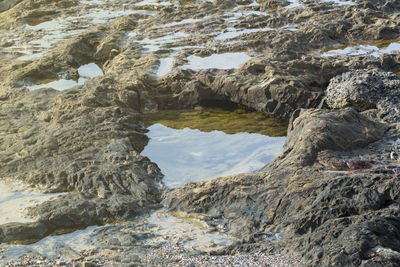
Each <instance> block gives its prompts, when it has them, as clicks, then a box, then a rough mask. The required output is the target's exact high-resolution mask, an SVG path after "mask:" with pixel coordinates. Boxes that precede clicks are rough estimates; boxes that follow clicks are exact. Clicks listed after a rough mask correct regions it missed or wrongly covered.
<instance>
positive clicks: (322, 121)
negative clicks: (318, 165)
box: [275, 108, 387, 166]
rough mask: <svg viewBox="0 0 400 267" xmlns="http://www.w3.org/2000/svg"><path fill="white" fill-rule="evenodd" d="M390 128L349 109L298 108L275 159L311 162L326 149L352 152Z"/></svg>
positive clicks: (302, 162) (289, 161) (296, 163)
mask: <svg viewBox="0 0 400 267" xmlns="http://www.w3.org/2000/svg"><path fill="white" fill-rule="evenodd" d="M386 129H387V126H385V125H384V124H381V123H378V122H375V121H372V120H370V119H369V118H368V117H366V116H363V115H361V114H360V113H358V112H356V111H355V110H353V109H351V108H348V109H342V110H337V111H330V110H313V109H308V110H304V109H303V110H298V111H296V112H295V113H294V114H293V116H292V118H291V121H290V122H289V127H288V135H287V139H286V142H285V149H284V151H283V152H282V154H281V155H280V156H279V157H278V158H277V159H276V161H275V162H279V164H285V165H289V164H294V165H297V166H305V165H311V164H313V163H314V161H315V159H316V158H317V155H318V153H319V152H321V151H323V150H327V149H329V150H337V151H350V150H352V149H355V148H359V147H363V146H366V145H368V144H369V143H371V142H374V141H377V140H379V138H381V137H382V136H383V134H384V133H385V131H386Z"/></svg>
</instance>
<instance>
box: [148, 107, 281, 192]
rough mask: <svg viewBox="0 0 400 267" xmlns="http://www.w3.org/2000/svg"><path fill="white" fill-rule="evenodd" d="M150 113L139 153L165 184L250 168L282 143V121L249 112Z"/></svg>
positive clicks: (268, 157) (260, 164) (277, 150)
mask: <svg viewBox="0 0 400 267" xmlns="http://www.w3.org/2000/svg"><path fill="white" fill-rule="evenodd" d="M150 117H152V118H151V119H147V120H145V122H146V124H147V125H149V126H148V129H149V132H148V133H147V135H148V137H149V138H150V141H149V143H148V145H147V146H146V147H145V148H144V150H143V151H142V155H144V156H147V157H149V158H150V159H151V160H152V161H154V162H155V163H157V165H158V166H159V167H160V168H161V170H162V172H163V174H164V175H165V176H164V178H163V182H164V184H165V185H166V186H167V187H169V188H177V187H180V186H182V185H183V184H185V183H187V182H194V181H201V180H206V179H210V178H214V177H218V176H228V175H233V174H238V173H246V172H251V171H255V170H257V169H260V168H261V167H263V166H264V165H265V164H266V163H268V162H269V161H271V160H272V159H273V158H274V157H276V156H277V155H279V154H280V153H281V151H282V149H283V144H284V142H285V137H284V136H279V135H284V134H285V130H283V129H286V126H287V122H286V121H285V120H278V119H271V118H267V117H265V116H263V115H262V114H258V113H254V112H245V111H236V112H235V111H224V110H217V109H211V110H203V111H191V112H177V111H175V114H174V112H173V111H170V113H168V112H165V114H162V112H160V114H158V115H157V114H156V115H154V114H153V115H150ZM147 125H146V126H147ZM250 132H251V133H250ZM257 132H263V133H266V132H270V133H272V134H271V135H274V136H275V137H271V136H268V135H265V134H260V133H257Z"/></svg>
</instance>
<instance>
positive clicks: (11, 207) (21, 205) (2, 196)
mask: <svg viewBox="0 0 400 267" xmlns="http://www.w3.org/2000/svg"><path fill="white" fill-rule="evenodd" d="M60 195H62V194H43V193H38V192H35V191H33V190H28V189H26V188H24V187H23V186H22V185H19V184H17V183H6V182H0V211H1V212H0V224H5V223H10V222H19V223H25V222H34V221H35V220H34V219H32V218H29V217H27V216H26V208H29V207H34V206H36V205H38V204H40V203H42V202H45V201H47V200H50V199H53V198H56V197H57V196H60Z"/></svg>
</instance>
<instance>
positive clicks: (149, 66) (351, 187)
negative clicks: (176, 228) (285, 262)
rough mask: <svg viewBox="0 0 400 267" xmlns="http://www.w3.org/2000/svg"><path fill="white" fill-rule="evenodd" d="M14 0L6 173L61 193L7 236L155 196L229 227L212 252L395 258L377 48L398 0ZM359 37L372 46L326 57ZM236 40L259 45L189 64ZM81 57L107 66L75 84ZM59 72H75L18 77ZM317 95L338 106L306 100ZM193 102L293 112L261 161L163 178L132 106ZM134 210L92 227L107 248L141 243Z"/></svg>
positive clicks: (390, 134) (75, 224) (388, 60)
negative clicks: (281, 145) (207, 174)
mask: <svg viewBox="0 0 400 267" xmlns="http://www.w3.org/2000/svg"><path fill="white" fill-rule="evenodd" d="M17 2H18V1H0V12H1V13H0V27H1V29H0V36H1V38H0V63H1V64H0V179H2V180H6V179H11V180H20V181H23V182H24V183H26V184H28V185H31V186H34V187H37V188H38V189H40V190H42V191H43V192H68V194H66V195H64V196H62V197H60V198H58V199H57V200H54V201H52V202H45V203H43V204H41V205H39V206H37V207H35V208H33V209H31V210H30V214H31V215H33V216H35V217H36V218H37V221H36V222H33V223H26V224H17V223H11V224H6V225H0V242H14V241H18V242H32V241H33V240H38V239H41V238H43V237H44V236H47V235H49V234H51V233H57V232H58V231H60V230H61V231H67V230H68V231H69V230H73V229H77V228H82V227H85V226H87V225H94V224H104V223H107V222H112V221H116V220H117V221H119V220H125V219H127V220H128V219H129V220H131V219H132V218H133V217H134V216H135V215H137V214H141V213H143V212H145V211H148V210H149V209H152V208H154V207H158V206H159V205H160V202H161V201H162V199H163V204H165V205H167V206H168V207H169V208H170V209H171V210H183V211H185V212H200V213H206V215H204V216H205V217H204V221H206V222H207V224H208V227H210V229H213V230H215V231H219V232H225V233H227V234H231V235H233V236H235V238H237V241H236V242H235V243H233V244H231V245H230V246H229V247H228V248H225V249H223V250H216V251H213V252H212V253H225V254H233V253H236V252H238V253H242V252H244V251H246V252H258V251H269V250H274V251H278V252H284V253H287V254H290V255H300V256H301V257H302V261H303V263H305V264H306V265H314V266H320V265H326V266H330V265H339V266H358V265H365V266H371V265H379V264H381V265H383V266H396V265H399V261H400V257H399V253H400V251H399V247H400V244H399V243H398V240H400V234H399V232H400V230H399V229H400V226H399V224H400V222H399V216H400V214H399V205H398V204H399V191H398V188H400V185H399V182H398V180H399V176H398V175H399V166H398V163H397V161H396V160H395V159H394V156H393V154H392V156H393V157H392V159H391V158H389V157H388V155H389V154H390V152H394V151H396V150H398V147H397V146H398V144H397V143H398V142H397V141H395V140H397V138H398V136H399V134H398V127H397V128H396V123H398V122H399V118H398V114H397V113H398V112H396V110H397V109H398V100H397V94H398V81H399V79H398V78H396V77H395V76H394V74H388V73H386V72H388V71H390V72H399V71H400V64H399V63H400V56H399V54H398V52H396V51H393V50H390V49H387V50H385V48H387V47H389V46H390V45H398V43H399V42H400V41H399V38H400V35H399V34H400V30H399V29H400V14H399V12H398V10H399V7H398V3H397V2H396V1H372V0H370V1H368V2H358V1H357V2H356V1H354V2H351V1H347V2H340V3H339V2H338V1H332V2H330V1H306V2H301V3H300V2H297V1H257V2H253V1H214V2H209V1H201V0H200V1H168V2H158V1H147V2H139V1H134V2H133V1H125V0H121V1H104V2H103V1H64V0H59V1H48V0H35V1H30V0H23V1H21V2H20V3H19V4H17ZM357 45H373V46H376V47H377V48H376V50H377V52H376V53H375V54H373V55H372V54H362V53H353V54H346V52H343V51H342V52H341V53H338V54H337V55H336V56H329V57H326V56H323V55H324V53H326V52H328V51H331V50H335V49H339V48H343V50H345V49H346V48H347V47H350V46H355V47H357ZM378 48H379V49H378ZM374 51H375V50H374ZM387 51H390V52H387ZM232 53H240V54H241V55H244V56H245V57H246V58H247V57H250V58H251V59H249V60H248V61H247V62H245V63H244V64H242V65H240V64H239V65H238V64H232V66H231V67H227V68H224V67H223V68H222V69H221V67H220V68H215V67H213V65H207V66H206V67H204V66H200V67H199V68H196V69H194V67H193V66H194V65H191V64H193V61H194V59H196V60H199V61H202V59H204V58H209V57H212V56H213V55H219V56H223V55H225V56H231V55H232ZM222 58H223V57H222ZM223 59H224V58H223ZM88 63H96V64H97V65H98V66H99V67H100V69H101V70H102V72H103V73H104V75H103V76H101V77H97V78H93V79H87V80H85V81H83V82H80V83H78V82H79V79H80V78H81V76H80V74H79V71H78V69H79V68H80V67H81V66H83V65H85V64H88ZM226 63H227V64H228V61H226ZM234 63H235V62H234ZM188 66H189V67H188ZM360 69H369V71H365V70H364V71H358V70H360ZM382 71H385V72H382ZM343 73H345V74H343ZM337 75H341V76H337ZM336 76H337V77H336ZM334 77H336V78H334ZM332 78H334V79H333V80H331V79H332ZM59 80H67V81H69V82H71V81H72V83H73V84H74V85H76V86H75V87H73V88H70V89H68V90H64V91H63V90H54V88H53V89H52V88H42V89H39V90H32V91H30V90H29V89H28V88H32V86H35V85H41V84H50V83H51V82H54V81H59ZM328 85H329V86H328ZM44 87H46V86H44ZM48 87H50V85H49V86H48ZM327 87H328V89H327ZM55 89H57V88H55ZM58 89H59V88H58ZM324 97H326V103H327V104H328V107H331V108H336V109H338V110H326V109H315V108H317V107H318V106H320V103H321V100H322V99H323V98H324ZM201 105H211V106H232V105H233V106H237V105H239V106H242V107H245V108H248V109H253V110H257V111H260V112H262V113H264V114H268V115H272V116H276V117H286V118H289V117H291V118H292V119H291V122H290V125H289V129H288V139H287V143H286V147H285V151H284V152H283V153H282V154H281V155H280V156H279V157H278V158H277V159H275V160H274V161H273V162H271V163H270V164H268V165H267V166H265V167H264V168H263V169H261V170H260V171H258V172H255V173H250V174H243V175H235V176H232V177H223V178H218V179H215V180H211V181H206V182H200V183H190V184H187V185H185V186H184V187H182V188H179V189H177V190H174V191H167V190H163V189H162V187H161V186H160V181H161V177H162V173H161V171H160V170H159V169H158V167H157V166H156V165H155V164H154V163H152V162H151V159H147V158H145V157H143V156H141V155H140V152H141V150H142V149H143V147H144V146H145V145H146V143H147V137H146V136H145V132H146V130H145V129H144V128H143V126H142V123H141V114H142V113H143V112H153V111H157V110H163V109H168V108H174V109H179V108H194V107H197V106H201ZM321 106H322V107H326V106H324V105H321ZM349 107H350V108H349ZM351 108H355V110H353V109H351ZM306 109H309V110H306ZM359 111H363V114H360V113H359ZM380 119H383V121H382V120H380ZM390 123H391V124H390ZM163 193H164V195H163ZM135 225H136V222H134V223H131V224H130V225H129V226H127V227H125V228H124V227H121V226H118V227H119V228H118V227H117V228H115V229H117V230H115V229H114V230H111V232H112V233H113V234H112V235H119V236H118V237H116V238H113V237H110V236H107V235H104V236H102V235H99V236H100V238H102V241H103V242H102V246H107V245H108V244H111V245H110V247H113V248H115V249H121V248H122V247H123V248H124V251H125V252H127V253H128V252H129V253H131V252H132V251H136V250H137V249H138V247H139V246H138V245H137V240H143V238H146V237H142V236H139V234H137V233H136V234H131V235H130V234H127V233H125V232H123V231H119V230H118V229H128V230H129V231H131V230H132V229H134V228H135ZM110 227H111V228H112V226H110ZM112 229H113V228H112ZM129 231H128V232H129ZM146 231H147V232H149V231H148V230H146ZM147 232H146V233H147ZM112 235H111V236H112ZM103 239H104V240H103ZM115 240H116V241H115ZM114 241H115V242H116V243H117V245H115V246H112V244H114V243H113V242H114ZM104 244H105V245H104ZM135 244H136V245H135ZM140 246H141V244H140ZM150 247H151V246H150ZM139 250H140V249H139ZM144 253H146V252H143V251H142V250H140V251H139V252H138V253H137V255H139V256H137V257H136V256H135V257H133V258H131V259H130V258H129V257H121V258H124V261H126V262H124V263H129V261H131V262H135V263H140V256H142V255H143V254H144ZM135 255H136V254H135ZM118 258H119V257H118V256H116V261H117V262H118ZM121 261H122V260H121Z"/></svg>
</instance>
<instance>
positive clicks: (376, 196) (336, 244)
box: [164, 109, 400, 266]
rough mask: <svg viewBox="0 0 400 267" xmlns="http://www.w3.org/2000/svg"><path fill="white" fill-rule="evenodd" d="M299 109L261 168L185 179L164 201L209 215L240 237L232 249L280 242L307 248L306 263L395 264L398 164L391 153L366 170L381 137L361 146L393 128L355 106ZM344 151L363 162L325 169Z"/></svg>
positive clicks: (399, 227) (399, 229)
mask: <svg viewBox="0 0 400 267" xmlns="http://www.w3.org/2000/svg"><path fill="white" fill-rule="evenodd" d="M296 113H297V112H296ZM296 113H295V115H294V117H292V122H291V123H290V125H289V132H288V138H287V142H286V145H285V151H284V152H283V153H282V154H281V155H280V156H279V157H278V158H277V159H275V160H274V161H273V162H271V163H270V164H268V165H267V166H266V167H264V168H263V169H262V170H261V171H259V172H255V173H253V174H246V175H237V176H232V177H225V178H218V179H215V180H212V181H207V182H201V183H191V184H187V185H185V186H183V187H182V188H179V189H176V190H174V191H172V192H171V193H170V194H169V195H168V196H167V197H166V199H165V200H164V203H165V204H167V205H168V206H169V207H170V208H171V209H172V210H183V211H188V212H202V213H206V214H208V215H209V216H210V217H211V219H210V221H209V223H210V224H214V223H215V222H216V223H217V224H218V223H219V224H220V225H221V226H220V227H223V228H224V229H225V230H226V231H229V232H231V233H233V234H235V235H236V236H238V237H239V238H240V239H241V240H242V241H241V242H243V243H242V244H241V243H239V244H237V245H236V246H234V247H233V248H231V249H233V251H242V250H249V249H255V248H258V249H260V247H264V249H267V248H268V247H270V246H275V248H276V249H277V250H279V251H285V252H286V253H301V255H302V259H303V262H304V263H305V264H306V265H313V266H317V265H339V266H344V265H346V266H356V265H361V264H365V265H366V266H367V265H368V264H378V263H381V264H384V265H385V264H388V265H389V266H394V265H393V264H396V262H398V261H399V260H400V258H399V257H398V255H399V252H398V245H399V244H398V242H397V241H395V239H393V238H392V237H393V236H399V235H400V220H399V215H400V209H399V206H398V201H399V197H400V195H399V190H398V174H397V172H398V171H399V167H397V166H396V165H395V166H392V164H393V163H392V162H390V161H389V162H388V161H387V160H385V161H383V162H380V163H379V166H380V167H379V168H377V169H375V168H372V169H366V170H364V169H363V168H364V166H372V165H371V164H369V163H368V162H374V160H377V158H379V157H380V153H382V151H376V149H377V147H378V148H381V147H380V144H374V145H370V146H369V148H368V149H365V148H364V149H361V150H359V148H362V147H365V146H367V145H368V144H371V143H372V142H374V141H377V140H379V139H380V138H382V137H383V136H384V134H385V131H386V129H388V127H387V126H385V125H384V124H381V123H378V122H374V121H371V120H370V119H368V118H367V117H365V116H363V115H361V114H359V113H358V112H356V111H354V110H352V109H344V110H339V111H335V110H331V111H329V110H303V111H301V112H298V114H296ZM335 151H337V152H335ZM343 151H348V152H343ZM343 158H347V159H346V160H347V161H349V162H351V161H353V160H356V161H357V160H358V161H359V162H358V165H357V164H354V163H355V162H352V163H353V165H352V166H355V167H354V168H355V169H353V170H352V171H351V172H342V173H341V172H334V171H333V172H329V171H327V170H328V169H327V168H326V164H325V161H327V160H328V159H329V160H330V161H335V160H336V161H339V162H340V161H342V163H343ZM360 158H363V160H361V161H360ZM366 158H368V160H367V159H366ZM349 165H351V164H349ZM357 166H358V167H357ZM386 229H389V230H386ZM266 240H270V241H271V242H272V243H270V244H269V245H265V243H264V242H266ZM396 240H397V239H396Z"/></svg>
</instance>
